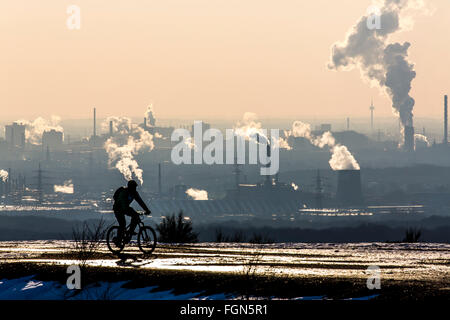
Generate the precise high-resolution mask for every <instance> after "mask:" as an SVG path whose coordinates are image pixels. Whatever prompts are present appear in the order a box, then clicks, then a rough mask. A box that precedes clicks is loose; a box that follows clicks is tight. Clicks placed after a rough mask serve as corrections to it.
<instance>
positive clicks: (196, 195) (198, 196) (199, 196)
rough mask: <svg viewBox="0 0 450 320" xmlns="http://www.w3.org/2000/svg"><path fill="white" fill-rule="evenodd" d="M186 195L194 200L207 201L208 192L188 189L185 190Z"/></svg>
mask: <svg viewBox="0 0 450 320" xmlns="http://www.w3.org/2000/svg"><path fill="white" fill-rule="evenodd" d="M186 194H187V195H188V196H190V197H191V198H192V199H194V200H208V191H206V190H199V189H195V188H189V189H187V190H186Z"/></svg>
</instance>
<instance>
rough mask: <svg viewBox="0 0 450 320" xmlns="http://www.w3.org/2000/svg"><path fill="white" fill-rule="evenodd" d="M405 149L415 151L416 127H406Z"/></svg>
mask: <svg viewBox="0 0 450 320" xmlns="http://www.w3.org/2000/svg"><path fill="white" fill-rule="evenodd" d="M404 135H405V141H404V148H405V150H406V151H414V127H410V126H405V131H404Z"/></svg>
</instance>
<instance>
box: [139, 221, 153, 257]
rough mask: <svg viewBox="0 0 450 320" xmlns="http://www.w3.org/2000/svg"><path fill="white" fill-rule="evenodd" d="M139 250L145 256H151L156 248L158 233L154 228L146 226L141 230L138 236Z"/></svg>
mask: <svg viewBox="0 0 450 320" xmlns="http://www.w3.org/2000/svg"><path fill="white" fill-rule="evenodd" d="M138 246H139V250H141V251H142V253H144V254H150V253H152V252H153V250H155V247H156V233H155V230H153V228H152V227H149V226H145V227H142V228H140V230H139V234H138Z"/></svg>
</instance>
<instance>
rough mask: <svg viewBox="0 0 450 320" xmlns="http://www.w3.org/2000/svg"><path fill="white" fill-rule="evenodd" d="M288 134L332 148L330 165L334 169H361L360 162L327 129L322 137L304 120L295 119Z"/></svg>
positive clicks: (286, 133)
mask: <svg viewBox="0 0 450 320" xmlns="http://www.w3.org/2000/svg"><path fill="white" fill-rule="evenodd" d="M285 135H286V136H288V137H289V136H293V137H301V138H305V139H307V140H308V141H309V142H310V143H311V144H312V145H314V146H316V147H319V148H321V149H323V148H324V147H328V148H330V152H331V154H332V155H331V159H330V161H329V164H330V167H331V169H333V170H359V169H360V167H359V164H358V162H357V161H356V160H355V158H354V157H353V155H352V154H351V153H350V151H349V150H348V149H347V147H346V146H344V145H341V144H338V143H336V140H335V139H334V137H333V135H332V134H331V132H329V131H327V132H325V133H323V134H322V135H321V136H320V137H317V136H315V135H313V134H312V132H311V125H310V124H309V123H304V122H302V121H294V123H293V124H292V130H289V131H286V132H285Z"/></svg>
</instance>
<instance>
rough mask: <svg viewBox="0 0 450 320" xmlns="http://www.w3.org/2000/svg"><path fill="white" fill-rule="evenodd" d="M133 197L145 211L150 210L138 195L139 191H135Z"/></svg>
mask: <svg viewBox="0 0 450 320" xmlns="http://www.w3.org/2000/svg"><path fill="white" fill-rule="evenodd" d="M134 199H135V200H136V201H137V203H139V205H140V206H141V208H142V209H144V210H145V212H150V210H149V209H148V207H147V205H146V204H145V202H144V200H142V198H141V196H140V195H139V193H138V192H137V191H136V194H135V195H134Z"/></svg>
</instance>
